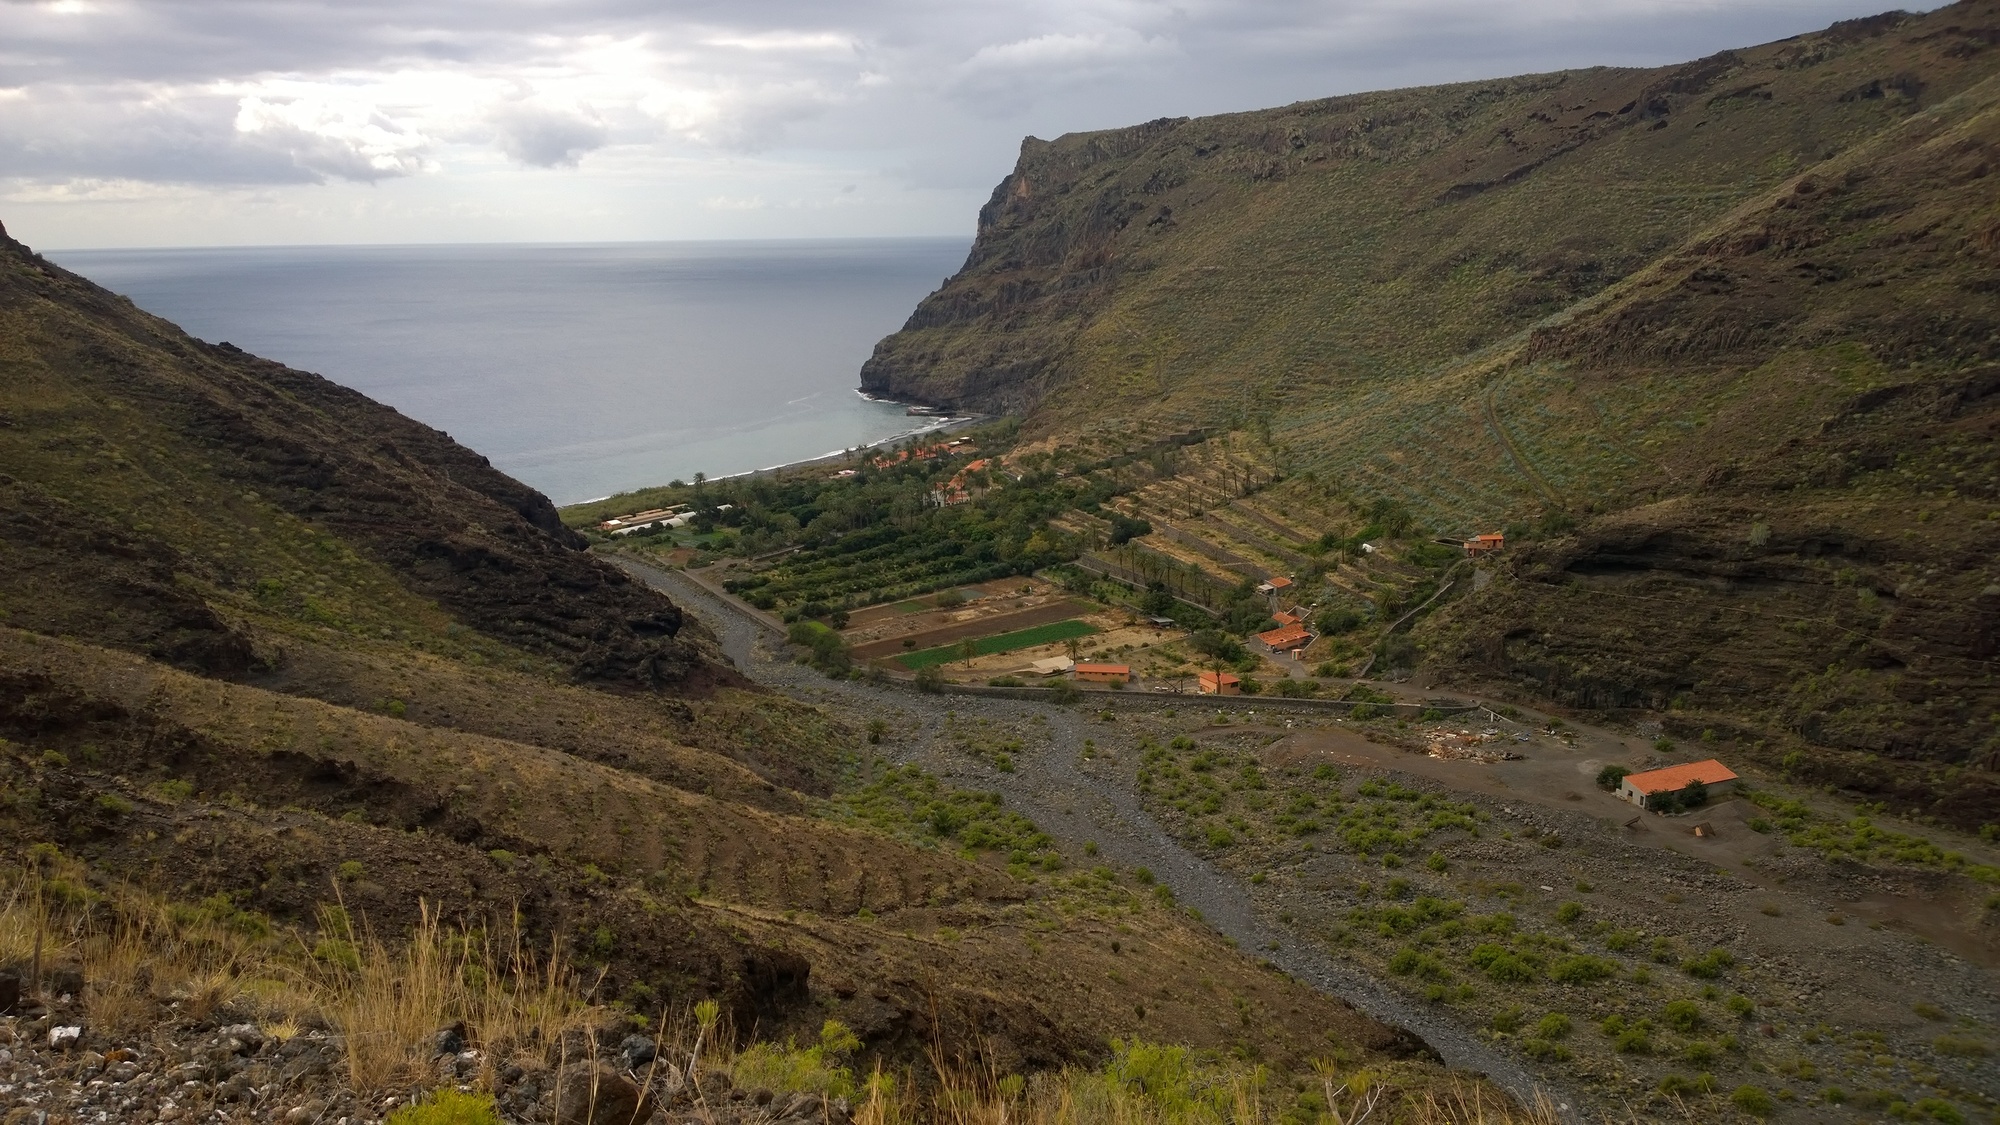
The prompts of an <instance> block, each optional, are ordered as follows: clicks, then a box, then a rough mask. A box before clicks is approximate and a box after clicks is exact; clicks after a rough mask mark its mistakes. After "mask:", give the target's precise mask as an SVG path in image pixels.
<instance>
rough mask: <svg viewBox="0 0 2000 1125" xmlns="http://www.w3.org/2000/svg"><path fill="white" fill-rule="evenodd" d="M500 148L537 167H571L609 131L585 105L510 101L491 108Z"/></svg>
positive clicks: (608, 135)
mask: <svg viewBox="0 0 2000 1125" xmlns="http://www.w3.org/2000/svg"><path fill="white" fill-rule="evenodd" d="M493 124H494V126H495V127H496V128H497V129H498V130H499V137H500V150H501V151H502V152H505V153H506V154H507V155H508V156H510V157H512V158H513V159H515V160H518V161H520V162H521V163H523V164H532V165H534V166H535V167H537V168H574V167H576V165H577V162H578V161H580V160H582V159H583V157H584V154H586V153H589V152H592V151H594V150H596V149H600V148H603V147H604V144H605V142H606V141H607V140H608V139H609V138H610V131H609V130H607V129H606V128H605V126H604V122H603V121H602V120H601V119H599V118H598V116H597V115H596V114H595V113H594V112H592V111H591V109H590V107H588V106H574V107H560V106H550V105H539V104H535V103H533V102H510V103H508V104H506V105H503V106H501V107H500V108H499V109H496V110H494V111H493Z"/></svg>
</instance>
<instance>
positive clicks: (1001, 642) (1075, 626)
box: [896, 617, 1097, 672]
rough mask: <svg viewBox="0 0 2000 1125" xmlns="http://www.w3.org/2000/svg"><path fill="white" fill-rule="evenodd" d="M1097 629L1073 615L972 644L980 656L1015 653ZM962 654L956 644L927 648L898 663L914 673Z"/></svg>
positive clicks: (982, 638) (898, 658) (906, 656)
mask: <svg viewBox="0 0 2000 1125" xmlns="http://www.w3.org/2000/svg"><path fill="white" fill-rule="evenodd" d="M1095 632H1097V626H1095V625H1091V624H1089V623H1087V622H1083V621H1078V620H1077V619H1076V618H1074V617H1072V618H1070V619H1069V620H1068V621H1052V622H1050V623H1049V624H1047V625H1037V626H1035V627H1034V628H1032V629H1020V630H1016V631H1015V632H1012V633H1001V634H998V635H997V636H992V637H981V638H979V639H978V640H976V641H974V642H972V647H973V648H974V649H976V650H977V651H978V653H979V655H981V656H991V655H993V654H994V653H996V652H1012V651H1014V650H1015V649H1017V648H1033V647H1034V646H1036V645H1045V644H1048V643H1050V642H1052V641H1066V640H1069V639H1070V638H1071V637H1087V636H1089V635H1091V634H1092V633H1095ZM962 655H964V654H963V652H962V651H961V649H960V647H959V646H958V645H955V644H950V645H941V646H939V647H937V648H927V649H924V650H923V651H922V652H906V653H904V654H903V655H901V656H898V657H897V658H896V663H898V664H901V665H902V666H903V667H905V668H908V669H909V670H910V671H912V672H914V671H916V670H918V669H919V668H929V667H931V666H933V665H937V664H947V663H950V662H951V661H953V660H957V659H959V658H960V657H961V656H962Z"/></svg>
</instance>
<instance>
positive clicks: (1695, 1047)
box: [1681, 1039, 1716, 1066]
mask: <svg viewBox="0 0 2000 1125" xmlns="http://www.w3.org/2000/svg"><path fill="white" fill-rule="evenodd" d="M1715 1056H1716V1051H1715V1044H1713V1043H1709V1042H1707V1041H1705V1040H1701V1039H1697V1040H1695V1041H1694V1042H1692V1043H1689V1044H1688V1045H1687V1047H1686V1049H1685V1050H1683V1051H1682V1052H1681V1057H1682V1058H1684V1059H1686V1060H1687V1061H1689V1062H1690V1063H1693V1064H1694V1065H1696V1066H1706V1065H1708V1064H1709V1063H1712V1062H1714V1061H1715Z"/></svg>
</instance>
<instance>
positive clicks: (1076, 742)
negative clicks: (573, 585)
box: [614, 557, 1581, 1120]
mask: <svg viewBox="0 0 2000 1125" xmlns="http://www.w3.org/2000/svg"><path fill="white" fill-rule="evenodd" d="M614 561H616V562H617V563H618V565H619V566H622V567H624V568H625V569H626V570H627V571H628V572H630V573H631V574H632V575H633V577H635V578H638V579H639V580H641V581H643V582H645V583H647V584H648V585H651V586H653V587H655V588H657V589H659V590H661V591H663V592H665V593H666V594H668V595H669V596H671V597H672V598H673V599H674V600H675V601H677V602H679V603H680V604H681V605H682V606H683V607H685V608H687V609H688V610H690V611H692V612H693V613H695V614H696V615H697V616H699V617H700V618H701V619H702V620H703V622H704V623H706V624H707V625H708V626H709V628H710V629H712V630H713V631H714V632H715V634H716V636H717V637H718V638H719V639H720V641H721V643H722V650H723V652H724V653H725V654H726V655H727V656H728V657H729V658H730V659H731V660H733V661H735V663H736V666H737V668H739V669H740V670H742V671H743V672H744V673H745V674H747V675H748V676H750V677H751V678H752V679H754V680H756V681H757V682H758V683H761V684H763V685H765V686H767V687H771V688H774V689H777V690H779V691H782V692H784V693H785V694H787V695H790V696H792V697H793V698H796V699H801V700H805V701H824V702H829V703H836V704H838V705H840V706H843V707H845V708H851V709H855V710H860V711H863V712H874V713H877V714H881V715H884V716H894V717H895V718H897V719H901V720H903V721H902V722H900V723H895V724H893V726H894V728H895V729H896V730H897V731H898V732H899V733H896V734H892V735H891V737H890V738H888V739H886V740H885V741H884V743H883V745H882V747H881V750H882V751H883V752H884V753H885V755H887V756H889V757H894V758H898V759H901V760H903V761H915V762H917V763H918V764H920V765H922V766H924V767H925V768H927V769H929V770H931V771H933V772H934V773H936V774H938V775H939V776H940V777H942V778H944V779H946V780H949V781H954V782H956V783H958V784H961V785H972V784H976V785H977V786H978V787H980V788H982V789H993V790H998V791H999V792H1000V793H1002V794H1003V795H1004V796H1005V798H1006V800H1007V804H1008V807H1010V808H1013V809H1015V810H1017V811H1019V812H1020V813H1022V814H1023V815H1024V816H1027V817H1028V818H1029V819H1031V820H1033V821H1034V822H1035V823H1036V824H1038V825H1039V826H1041V827H1042V828H1043V829H1044V830H1045V831H1047V832H1048V833H1049V834H1050V835H1053V836H1056V837H1057V838H1059V839H1062V840H1063V841H1065V842H1066V843H1069V844H1073V845H1078V844H1082V843H1083V842H1085V841H1094V842H1095V843H1096V844H1097V845H1098V848H1099V852H1100V854H1101V855H1103V856H1104V857H1105V858H1106V859H1107V860H1109V861H1110V862H1113V863H1117V864H1121V865H1124V866H1127V867H1134V868H1136V867H1145V868H1147V869H1149V870H1151V871H1152V872H1153V873H1154V875H1155V876H1157V877H1158V879H1159V881H1160V882H1162V883H1164V884H1165V885H1166V886H1168V887H1169V888H1171V889H1172V890H1173V892H1174V897H1175V900H1176V901H1177V902H1179V903H1180V904H1182V905H1185V906H1190V907H1193V908H1194V909H1196V910H1198V911H1200V912H1201V917H1202V919H1203V920H1204V921H1206V922H1207V923H1208V924H1209V925H1210V926H1212V927H1214V928H1215V929H1216V930H1217V931H1218V932H1220V933H1221V934H1223V935H1224V936H1225V937H1228V938H1230V939H1231V940H1232V941H1234V942H1236V944H1237V946H1238V947H1239V948H1242V949H1245V950H1257V951H1262V952H1260V955H1261V956H1264V957H1266V958H1267V959H1268V960H1269V961H1270V962H1271V963H1272V964H1274V965H1276V966H1277V967H1279V968H1280V969H1282V970H1284V971H1285V972H1286V973H1289V974H1290V975H1291V976H1292V977H1294V978H1295V979H1298V980H1301V981H1304V982H1305V983H1307V984H1309V985H1311V986H1312V987H1314V988H1317V989H1319V990H1321V991H1322V992H1326V993H1328V994H1330V995H1334V996H1338V997H1341V998H1342V999H1345V1000H1347V1001H1348V1002H1349V1003H1351V1004H1353V1005H1354V1006H1355V1007H1356V1008H1358V1009H1359V1010H1361V1011H1362V1012H1365V1013H1367V1014H1368V1015H1370V1016H1373V1017H1375V1018H1376V1019H1379V1020H1382V1021H1384V1022H1385V1023H1390V1024H1394V1025H1396V1026H1399V1027H1404V1028H1408V1029H1409V1030H1410V1031H1412V1032H1414V1033H1415V1034H1417V1035H1418V1036H1420V1037H1422V1038H1423V1039H1424V1041H1425V1042H1427V1043H1429V1044H1430V1045H1431V1046H1432V1047H1433V1048H1435V1049H1436V1050H1437V1052H1438V1054H1439V1055H1441V1056H1442V1057H1443V1058H1444V1061H1445V1062H1446V1063H1448V1064H1449V1065H1451V1066H1454V1067H1459V1068H1462V1069H1466V1070H1473V1071H1479V1072H1482V1073H1484V1074H1485V1075H1486V1076H1487V1077H1489V1078H1491V1079H1492V1080H1493V1081H1495V1082H1497V1083H1499V1084H1500V1085H1501V1086H1503V1087H1505V1088H1506V1089H1507V1090H1509V1091H1510V1092H1512V1093H1513V1094H1514V1095H1515V1096H1517V1097H1519V1098H1521V1099H1522V1100H1523V1101H1527V1102H1532V1101H1533V1100H1534V1099H1535V1098H1536V1096H1537V1095H1547V1096H1550V1097H1553V1098H1555V1099H1556V1103H1557V1106H1558V1109H1559V1111H1560V1112H1561V1113H1562V1115H1563V1117H1564V1118H1565V1119H1566V1120H1580V1119H1581V1118H1580V1117H1578V1116H1577V1115H1575V1114H1574V1112H1573V1111H1572V1110H1571V1109H1570V1104H1569V1103H1573V1101H1574V1099H1573V1098H1570V1097H1568V1096H1567V1095H1566V1094H1565V1093H1564V1092H1563V1091H1560V1090H1557V1089H1553V1088H1551V1087H1550V1086H1549V1085H1548V1083H1546V1082H1545V1081H1542V1080H1539V1079H1537V1078H1536V1077H1535V1076H1534V1075H1532V1074H1531V1073H1529V1071H1528V1070H1527V1069H1526V1068H1525V1067H1523V1066H1522V1065H1521V1064H1520V1063H1518V1062H1517V1061H1515V1060H1514V1059H1512V1058H1509V1057H1508V1056H1506V1055H1504V1054H1501V1053H1500V1052H1498V1051H1496V1050H1494V1049H1493V1048H1492V1047H1491V1046H1489V1045H1488V1044H1486V1043H1484V1042H1482V1041H1481V1040H1480V1039H1479V1038H1478V1037H1477V1036H1476V1035H1474V1034H1472V1033H1471V1032H1469V1031H1467V1030H1465V1029H1463V1028H1460V1027H1457V1026H1454V1025H1452V1024H1449V1023H1445V1022H1443V1021H1440V1020H1438V1019H1437V1018H1436V1017H1435V1015H1433V1014H1432V1013H1430V1012H1428V1011H1425V1010H1424V1009H1422V1008H1420V1007H1417V1006H1414V1005H1412V1004H1411V1003H1410V1002H1409V1001H1407V1000H1405V999H1403V998H1402V997H1400V996H1398V995H1396V994H1395V993H1393V992H1391V991H1390V990H1388V989H1386V988H1384V987H1382V986H1381V985H1380V984H1379V983H1377V982H1376V981H1375V979H1374V978H1373V977H1371V976H1370V975H1368V974H1367V973H1365V972H1363V971H1362V970H1360V969H1358V968H1357V967H1356V966H1354V965H1352V964H1350V963H1348V962H1345V961H1342V960H1340V959H1338V958H1336V957H1334V956H1331V955H1329V954H1328V953H1327V952H1326V951H1325V950H1323V949H1320V948H1317V947H1315V946H1312V945H1309V944H1305V943H1302V942H1298V941H1297V940H1296V939H1295V938H1294V936H1293V935H1290V934H1286V933H1284V932H1282V931H1281V930H1280V929H1279V928H1278V927H1276V926H1275V925H1272V924H1270V923H1269V922H1267V921H1266V920H1265V919H1264V918H1263V917H1261V916H1260V912H1259V911H1258V909H1257V907H1256V904H1255V903H1254V902H1253V901H1252V899H1251V896H1250V894H1249V892H1248V890H1247V889H1246V888H1245V887H1244V886H1243V885H1242V884H1241V883H1240V882H1239V881H1237V880H1236V879H1235V878H1233V877H1232V876H1230V875H1228V874H1227V873H1225V872H1222V871H1219V870H1217V869H1216V868H1214V867H1212V866H1210V865H1209V864H1208V862H1207V861H1206V860H1204V859H1203V858H1202V857H1201V856H1199V855H1197V854H1195V853H1194V852H1192V851H1189V850H1188V849H1187V848H1185V847H1183V846H1182V845H1181V844H1180V843H1179V842H1178V841H1176V840H1174V839H1173V838H1172V837H1171V836H1169V835H1168V834H1167V833H1166V832H1165V831H1164V830H1163V829H1161V827H1160V826H1159V825H1158V824H1157V823H1156V822H1155V821H1154V820H1153V818H1152V817H1151V816H1150V815H1149V814H1148V813H1147V812H1146V811H1145V809H1144V808H1143V807H1142V806H1141V804H1140V802H1139V798H1138V795H1137V794H1136V793H1135V792H1133V790H1132V789H1131V787H1130V786H1128V785H1127V784H1125V783H1124V781H1123V780H1122V779H1120V778H1119V777H1117V776H1116V775H1115V773H1114V769H1115V765H1114V763H1111V762H1108V761H1105V760H1103V759H1097V760H1087V759H1083V758H1081V756H1080V755H1079V754H1078V753H1077V752H1076V748H1078V747H1081V746H1082V745H1083V740H1084V738H1085V737H1086V736H1089V735H1102V734H1103V733H1104V732H1103V730H1102V729H1101V728H1096V727H1087V726H1086V724H1085V723H1084V722H1083V720H1082V719H1081V718H1080V717H1079V715H1078V714H1077V713H1076V711H1074V710H1073V709H1070V708H1065V707H1057V706H1050V705H1046V704H1038V703H1031V702H1025V701H1017V700H1009V699H994V698H983V697H981V698H968V697H964V696H955V695H953V696H946V695H936V696H932V695H920V694H917V693H915V692H912V691H909V690H908V689H906V688H900V687H890V686H882V685H877V684H870V683H866V682H863V681H855V680H842V681H835V680H828V679H826V678H825V677H823V676H821V675H820V674H819V673H817V672H814V671H812V670H811V669H809V668H806V667H805V666H803V665H800V664H794V663H792V662H790V661H789V660H787V659H784V658H783V656H782V655H781V652H780V651H779V648H778V646H779V645H780V644H781V643H782V633H780V632H779V627H778V626H777V624H776V623H775V622H774V621H773V620H772V619H770V618H769V617H768V616H766V615H764V614H759V613H756V612H755V611H753V610H751V609H749V608H748V607H746V606H741V605H739V604H738V603H737V602H736V601H735V599H733V598H727V597H723V596H720V595H719V594H718V593H717V592H716V591H714V590H712V589H710V588H709V587H707V586H705V585H703V584H701V583H700V582H698V581H696V580H694V579H692V578H690V577H688V576H687V575H685V574H682V573H677V572H673V571H665V570H660V569H658V568H655V567H652V566H648V565H646V564H644V563H642V562H638V561H636V560H633V559H630V558H622V557H614ZM948 711H949V712H956V713H959V714H967V713H972V714H981V713H983V714H986V715H989V716H992V717H996V718H1004V719H1006V720H1009V721H1013V722H1027V723H1034V722H1035V720H1036V719H1037V718H1038V717H1039V718H1040V719H1041V720H1042V724H1044V725H1041V727H1040V729H1041V730H1042V731H1044V732H1045V733H1044V734H1043V735H1042V736H1041V737H1039V738H1037V739H1035V740H1034V741H1032V742H1031V743H1030V744H1029V745H1028V746H1026V747H1024V750H1023V752H1022V753H1021V754H1019V755H1017V760H1018V761H1019V768H1018V772H1015V773H1002V772H1000V771H998V770H995V769H992V768H990V767H989V766H987V765H986V764H985V763H983V762H980V761H978V760H976V759H974V758H972V757H970V756H968V755H965V754H962V753H960V752H958V751H956V750H955V749H954V748H952V747H951V746H950V745H949V744H948V743H947V742H946V741H945V740H944V739H941V738H934V737H927V734H926V733H925V732H935V731H939V730H941V729H942V728H943V727H944V724H945V720H946V712H948ZM913 731H914V732H919V733H917V734H915V735H911V734H910V733H908V732H913ZM1273 943H1276V944H1277V946H1278V947H1277V948H1276V949H1271V948H1270V946H1271V945H1272V944H1273Z"/></svg>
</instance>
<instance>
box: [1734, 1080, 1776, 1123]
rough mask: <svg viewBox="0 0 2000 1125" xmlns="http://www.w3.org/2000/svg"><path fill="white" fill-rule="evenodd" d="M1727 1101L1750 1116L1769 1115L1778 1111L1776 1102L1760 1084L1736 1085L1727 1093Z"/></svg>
mask: <svg viewBox="0 0 2000 1125" xmlns="http://www.w3.org/2000/svg"><path fill="white" fill-rule="evenodd" d="M1729 1103H1730V1104H1731V1105H1733V1106H1735V1107H1736V1108H1737V1109H1740V1110H1742V1111H1743V1112H1745V1113H1747V1114H1749V1115H1750V1116H1752V1117H1769V1116H1771V1115H1772V1114H1773V1113H1776V1112H1777V1111H1778V1103H1776V1102H1774V1101H1772V1100H1771V1095H1770V1094H1768V1093H1766V1092H1765V1091H1764V1088H1763V1087H1761V1086H1738V1087H1736V1090H1735V1092H1733V1093H1731V1094H1730V1095H1729Z"/></svg>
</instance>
